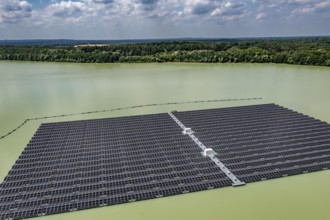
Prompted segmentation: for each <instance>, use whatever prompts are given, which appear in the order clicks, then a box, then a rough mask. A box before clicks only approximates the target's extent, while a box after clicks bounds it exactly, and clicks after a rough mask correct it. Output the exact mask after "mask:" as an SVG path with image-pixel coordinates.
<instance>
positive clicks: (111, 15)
mask: <svg viewBox="0 0 330 220" xmlns="http://www.w3.org/2000/svg"><path fill="white" fill-rule="evenodd" d="M320 35H328V36H329V35H330V0H0V39H109V40H112V39H151V38H153V39H154V38H182V37H202V38H240V37H280V36H282V37H283V36H320Z"/></svg>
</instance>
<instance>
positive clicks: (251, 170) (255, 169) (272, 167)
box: [229, 155, 330, 175]
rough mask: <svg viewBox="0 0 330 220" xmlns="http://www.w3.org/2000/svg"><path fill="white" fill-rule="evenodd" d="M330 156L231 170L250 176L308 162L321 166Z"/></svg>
mask: <svg viewBox="0 0 330 220" xmlns="http://www.w3.org/2000/svg"><path fill="white" fill-rule="evenodd" d="M329 159H330V156H329V155H328V156H319V157H315V158H309V159H308V160H302V159H300V160H295V161H288V162H286V163H281V164H280V163H275V164H264V165H260V166H257V167H243V168H231V167H230V166H229V167H230V168H231V171H232V172H233V173H235V174H236V175H242V174H249V173H254V172H262V171H266V170H275V169H276V170H277V169H279V170H281V169H285V168H287V167H296V168H298V167H300V166H304V165H306V162H308V165H313V164H319V163H322V162H327V161H329Z"/></svg>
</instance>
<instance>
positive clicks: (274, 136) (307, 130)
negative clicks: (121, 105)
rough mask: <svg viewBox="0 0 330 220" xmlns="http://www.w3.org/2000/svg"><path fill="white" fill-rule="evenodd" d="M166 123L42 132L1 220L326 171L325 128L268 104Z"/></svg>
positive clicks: (147, 118) (15, 174)
mask: <svg viewBox="0 0 330 220" xmlns="http://www.w3.org/2000/svg"><path fill="white" fill-rule="evenodd" d="M172 116H173V117H171V114H154V115H144V116H131V117H120V118H110V119H95V120H84V121H72V122H59V123H47V124H42V125H41V126H40V127H39V129H38V131H37V132H36V134H35V135H34V136H33V138H32V140H31V141H30V143H29V144H28V145H27V147H26V148H25V149H24V151H23V152H22V154H21V156H20V157H19V159H18V160H17V161H16V163H15V165H14V166H13V168H12V169H11V171H10V172H9V174H8V175H7V177H6V178H5V181H4V182H3V183H2V184H1V185H0V219H22V218H29V217H35V216H41V215H49V214H55V213H61V212H68V211H74V210H82V209H87V208H93V207H99V206H106V205H114V204H120V203H126V202H133V201H139V200H145V199H151V198H158V197H163V196H170V195H177V194H182V193H187V192H194V191H200V190H206V189H211V188H219V187H225V186H230V185H235V183H234V180H235V178H237V181H241V182H242V183H244V182H245V183H249V182H254V181H260V180H263V179H271V178H277V177H282V176H287V175H294V174H300V173H305V172H311V171H318V170H322V169H327V168H329V166H330V125H328V124H327V123H324V122H321V121H319V120H316V119H313V118H310V117H308V116H305V115H302V114H300V113H297V112H294V111H291V110H288V109H286V108H283V107H280V106H277V105H274V104H265V105H254V106H243V107H232V108H222V109H211V110H198V111H188V112H174V113H172ZM174 118H176V119H177V120H178V121H179V123H181V124H182V125H183V126H184V127H186V128H190V129H191V133H189V132H188V133H189V134H190V135H187V134H183V133H182V127H180V126H179V125H178V122H176V121H175V120H173V119H174ZM192 133H193V135H192ZM199 143H200V146H204V147H205V148H207V149H208V150H210V151H205V152H204V153H208V152H212V154H211V155H204V156H203V155H202V154H201V151H202V149H203V148H202V149H201V147H200V146H199ZM219 164H220V165H219ZM225 168H226V169H228V171H229V172H227V170H226V169H225ZM230 175H233V176H234V177H232V176H230Z"/></svg>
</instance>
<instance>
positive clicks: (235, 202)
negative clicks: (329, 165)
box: [0, 62, 330, 220]
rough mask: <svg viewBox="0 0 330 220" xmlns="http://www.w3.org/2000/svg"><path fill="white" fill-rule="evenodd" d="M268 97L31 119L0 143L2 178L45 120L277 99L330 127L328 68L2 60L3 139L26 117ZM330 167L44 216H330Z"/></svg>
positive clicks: (0, 129) (0, 116)
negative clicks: (247, 182) (183, 193)
mask: <svg viewBox="0 0 330 220" xmlns="http://www.w3.org/2000/svg"><path fill="white" fill-rule="evenodd" d="M248 97H262V100H253V101H235V102H217V103H197V104H182V105H169V106H156V107H145V108H138V109H130V110H123V111H114V112H105V113H98V114H91V115H83V116H72V117H65V118H57V119H48V120H39V121H31V122H29V123H28V124H27V125H26V126H24V127H22V128H21V129H20V130H18V131H17V132H15V133H13V134H12V135H10V136H8V137H7V138H5V139H2V140H0V180H1V181H2V180H3V178H4V177H5V176H6V175H7V173H8V171H9V170H10V168H11V167H12V165H13V164H14V162H15V161H16V159H17V158H18V156H19V155H20V153H21V152H22V150H23V149H24V147H25V146H26V144H27V143H28V141H29V140H30V139H31V137H32V136H33V134H34V132H35V131H36V129H37V128H38V126H39V125H40V123H43V122H50V121H66V120H78V119H87V118H104V117H118V116H124V115H136V114H150V113H159V112H168V111H171V110H174V109H176V110H179V111H180V110H182V111H183V110H190V109H204V108H218V107H227V106H237V105H252V104H260V103H276V104H279V105H282V106H284V107H287V108H290V109H294V110H296V111H299V112H301V113H304V114H307V115H310V116H312V117H315V118H318V119H320V120H322V121H327V122H328V123H330V68H326V67H308V66H289V65H272V64H265V65H263V64H176V63H171V64H69V63H30V62H0V136H2V135H3V134H5V133H7V132H8V131H10V130H11V129H13V128H15V127H16V126H17V125H18V124H20V123H21V122H23V121H24V120H25V119H26V118H34V117H40V116H48V115H61V114H67V113H78V112H84V111H94V110H103V109H112V108H118V107H128V106H132V105H141V104H152V103H166V102H175V101H194V100H209V99H228V98H248ZM329 183H330V171H322V172H317V173H310V174H305V175H298V176H294V177H287V178H280V179H275V180H270V181H264V182H258V183H251V184H248V185H246V186H243V187H239V188H233V187H227V188H222V189H215V190H208V191H204V192H197V193H188V194H185V195H180V196H172V197H167V198H161V199H154V200H148V201H142V202H136V203H130V204H123V205H117V206H108V207H103V208H96V209H90V210H86V211H78V212H73V213H69V214H59V215H53V216H47V217H43V218H42V219H49V220H51V219H54V220H55V219H56V220H60V219H68V218H70V219H72V220H78V219H110V218H111V219H112V220H114V219H121V220H127V219H134V220H138V219H144V220H149V219H150V220H154V219H172V220H173V219H178V220H179V219H180V220H182V219H190V220H197V219H245V220H250V219H251V220H259V219H260V220H261V219H262V220H264V219H268V220H273V219H274V220H275V219H276V220H279V219H283V220H285V219H299V220H305V219H306V220H307V219H308V220H310V219H320V220H321V219H322V220H324V219H330V210H329V204H330V196H329V195H330V188H329Z"/></svg>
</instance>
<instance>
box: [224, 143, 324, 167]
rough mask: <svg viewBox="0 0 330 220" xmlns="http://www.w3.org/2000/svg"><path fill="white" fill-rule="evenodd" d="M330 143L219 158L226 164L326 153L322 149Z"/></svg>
mask: <svg viewBox="0 0 330 220" xmlns="http://www.w3.org/2000/svg"><path fill="white" fill-rule="evenodd" d="M329 146H330V144H327V145H320V146H315V147H314V148H312V149H308V147H306V148H302V149H293V150H290V149H288V150H284V151H283V152H276V151H271V152H270V153H265V154H247V155H245V156H241V157H237V158H234V159H231V158H232V157H222V156H221V160H222V161H224V162H225V163H226V164H233V163H241V162H244V163H246V162H249V161H255V160H260V159H272V158H283V157H285V156H287V157H290V156H293V157H294V156H296V155H301V156H306V155H307V153H314V152H316V153H317V152H318V151H319V152H320V153H321V154H327V153H324V150H326V149H329Z"/></svg>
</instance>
